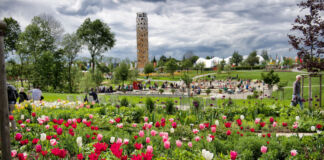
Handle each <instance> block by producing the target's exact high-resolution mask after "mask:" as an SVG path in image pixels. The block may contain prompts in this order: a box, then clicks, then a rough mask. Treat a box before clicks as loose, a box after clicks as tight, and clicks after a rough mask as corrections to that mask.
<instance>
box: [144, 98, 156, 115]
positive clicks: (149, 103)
mask: <svg viewBox="0 0 324 160" xmlns="http://www.w3.org/2000/svg"><path fill="white" fill-rule="evenodd" d="M145 106H146V109H147V110H148V111H149V112H150V113H152V112H153V110H154V102H153V100H152V98H150V97H148V98H146V101H145Z"/></svg>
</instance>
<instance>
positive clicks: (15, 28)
mask: <svg viewBox="0 0 324 160" xmlns="http://www.w3.org/2000/svg"><path fill="white" fill-rule="evenodd" d="M3 21H4V22H6V24H7V28H6V30H5V33H6V36H5V37H4V44H5V45H4V49H5V57H7V56H8V52H13V51H16V50H17V48H16V43H17V41H18V38H19V34H20V33H21V29H20V25H19V23H18V22H17V21H16V20H15V19H13V18H11V17H10V18H4V19H3Z"/></svg>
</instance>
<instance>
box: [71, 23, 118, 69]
mask: <svg viewBox="0 0 324 160" xmlns="http://www.w3.org/2000/svg"><path fill="white" fill-rule="evenodd" d="M77 35H78V37H79V38H80V39H81V40H82V41H83V42H84V44H85V45H87V46H88V50H89V52H90V55H91V63H92V65H93V68H92V73H94V69H95V61H96V58H97V57H100V56H101V54H102V53H103V52H106V51H108V49H110V48H112V47H113V46H114V45H115V42H116V40H115V35H114V34H113V33H112V32H111V31H110V27H109V26H108V25H107V24H106V23H104V22H102V21H101V20H99V19H96V20H94V21H91V20H90V18H87V19H85V20H84V22H83V24H81V26H80V27H79V28H78V30H77Z"/></svg>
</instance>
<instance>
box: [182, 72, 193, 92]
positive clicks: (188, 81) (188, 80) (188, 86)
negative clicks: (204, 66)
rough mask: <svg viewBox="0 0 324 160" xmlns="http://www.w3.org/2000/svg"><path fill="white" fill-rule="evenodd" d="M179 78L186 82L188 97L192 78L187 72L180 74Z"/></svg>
mask: <svg viewBox="0 0 324 160" xmlns="http://www.w3.org/2000/svg"><path fill="white" fill-rule="evenodd" d="M181 80H183V82H184V83H185V84H186V86H187V92H188V97H190V84H191V82H192V78H191V77H190V76H189V75H188V74H183V75H182V76H181Z"/></svg>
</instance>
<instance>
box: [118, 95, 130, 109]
mask: <svg viewBox="0 0 324 160" xmlns="http://www.w3.org/2000/svg"><path fill="white" fill-rule="evenodd" d="M120 105H121V106H124V107H128V105H129V102H128V99H127V98H126V97H123V98H122V99H121V101H120Z"/></svg>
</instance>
